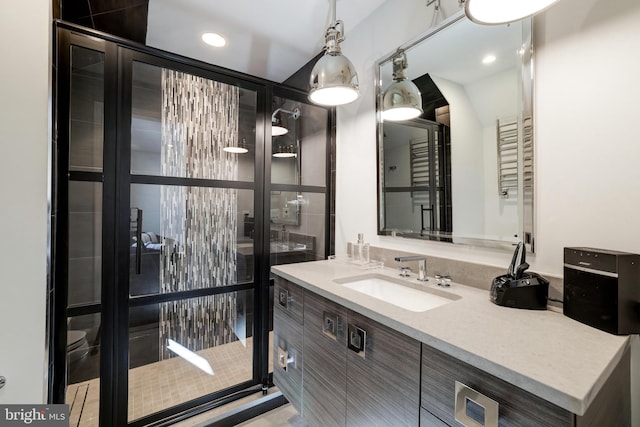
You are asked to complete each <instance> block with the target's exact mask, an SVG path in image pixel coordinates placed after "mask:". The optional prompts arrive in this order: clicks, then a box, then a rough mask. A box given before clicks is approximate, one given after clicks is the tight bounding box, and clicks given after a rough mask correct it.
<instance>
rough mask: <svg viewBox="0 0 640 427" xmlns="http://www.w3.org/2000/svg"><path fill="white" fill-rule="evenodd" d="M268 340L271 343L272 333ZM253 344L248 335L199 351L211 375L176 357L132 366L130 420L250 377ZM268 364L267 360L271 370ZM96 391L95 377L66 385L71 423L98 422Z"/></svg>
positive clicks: (88, 425)
mask: <svg viewBox="0 0 640 427" xmlns="http://www.w3.org/2000/svg"><path fill="white" fill-rule="evenodd" d="M269 341H270V343H272V342H273V337H272V336H271V337H270V340H269ZM252 343H253V342H252V340H251V338H248V339H247V341H246V346H244V345H243V344H242V342H241V341H235V342H232V343H229V344H223V345H220V346H217V347H213V348H210V349H206V350H202V351H199V352H198V354H199V355H200V356H202V357H204V358H205V359H207V361H209V363H210V364H211V366H212V367H213V370H214V373H215V375H213V376H209V375H207V374H205V373H204V372H203V371H201V370H200V369H198V368H196V367H195V366H193V365H192V364H190V363H188V362H187V361H185V360H183V359H182V358H179V357H174V358H171V359H168V360H163V361H160V362H156V363H151V364H148V365H145V366H141V367H138V368H134V369H131V370H130V371H129V420H130V421H132V420H135V419H138V418H141V417H143V416H146V415H149V414H152V413H154V412H158V411H160V410H163V409H166V408H169V407H172V406H175V405H177V404H180V403H183V402H187V401H189V400H192V399H195V398H197V397H200V396H204V395H206V394H209V393H213V392H215V391H219V390H223V389H225V388H228V387H231V386H234V385H237V384H239V383H242V382H245V381H249V380H251V378H252V376H253V363H252V359H253V348H252V347H253V345H252ZM269 354H271V350H270V352H269ZM271 364H272V362H271V360H270V366H269V368H270V369H272V366H271ZM99 390H100V380H99V379H97V378H96V379H92V380H89V381H84V382H81V383H77V384H70V385H69V386H68V387H67V399H66V401H67V403H68V404H69V412H70V413H69V420H70V426H79V427H93V426H96V427H97V426H98V425H99V419H98V410H99V400H98V397H99Z"/></svg>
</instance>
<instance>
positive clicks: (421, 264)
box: [394, 255, 429, 282]
mask: <svg viewBox="0 0 640 427" xmlns="http://www.w3.org/2000/svg"><path fill="white" fill-rule="evenodd" d="M394 259H395V260H396V261H397V262H399V263H400V267H399V270H400V276H402V277H408V276H409V272H410V271H411V269H410V268H409V267H407V266H403V265H402V262H403V261H418V280H420V281H422V282H426V281H428V280H429V279H427V257H426V256H424V255H407V256H397V257H395V258H394Z"/></svg>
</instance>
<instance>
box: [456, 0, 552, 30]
mask: <svg viewBox="0 0 640 427" xmlns="http://www.w3.org/2000/svg"><path fill="white" fill-rule="evenodd" d="M557 1H558V0H461V2H464V11H465V13H466V15H467V17H468V18H469V19H470V20H472V21H473V22H475V23H477V24H484V25H498V24H507V23H509V22H515V21H519V20H520V19H523V18H527V17H529V16H532V15H534V14H536V13H538V12H542V11H543V10H545V9H547V8H548V7H550V6H551V5H553V4H554V3H555V2H557Z"/></svg>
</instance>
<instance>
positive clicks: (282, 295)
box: [278, 289, 292, 308]
mask: <svg viewBox="0 0 640 427" xmlns="http://www.w3.org/2000/svg"><path fill="white" fill-rule="evenodd" d="M291 300H292V298H291V297H290V296H289V291H288V290H286V289H280V290H278V303H279V304H280V305H281V306H282V307H284V308H289V303H290V302H291Z"/></svg>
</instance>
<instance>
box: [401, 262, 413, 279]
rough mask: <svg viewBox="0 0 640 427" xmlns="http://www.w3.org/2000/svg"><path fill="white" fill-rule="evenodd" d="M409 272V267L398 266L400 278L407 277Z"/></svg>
mask: <svg viewBox="0 0 640 427" xmlns="http://www.w3.org/2000/svg"><path fill="white" fill-rule="evenodd" d="M410 271H411V268H410V267H409V266H406V265H401V266H400V276H402V277H409V272H410Z"/></svg>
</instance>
